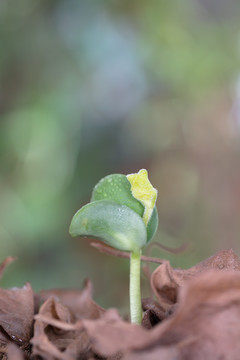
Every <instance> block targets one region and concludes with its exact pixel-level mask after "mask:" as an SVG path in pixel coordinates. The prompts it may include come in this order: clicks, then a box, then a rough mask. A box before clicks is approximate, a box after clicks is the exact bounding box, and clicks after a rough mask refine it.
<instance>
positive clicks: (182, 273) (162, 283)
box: [151, 249, 240, 311]
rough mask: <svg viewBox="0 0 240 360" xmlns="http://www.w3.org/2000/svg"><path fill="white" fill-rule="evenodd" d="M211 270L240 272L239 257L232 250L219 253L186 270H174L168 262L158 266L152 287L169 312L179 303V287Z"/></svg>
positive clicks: (152, 280)
mask: <svg viewBox="0 0 240 360" xmlns="http://www.w3.org/2000/svg"><path fill="white" fill-rule="evenodd" d="M209 269H217V270H237V271H240V260H239V257H238V256H237V254H235V253H234V251H233V250H232V249H230V250H222V251H219V252H218V253H217V254H216V255H214V256H211V257H210V258H208V259H206V260H204V261H202V262H200V263H199V264H197V265H195V266H193V267H191V268H190V269H186V270H182V269H173V268H172V267H171V265H170V263H169V262H168V261H167V262H165V263H163V264H162V265H160V266H158V267H157V268H156V270H155V271H154V272H153V274H152V276H151V287H152V289H153V291H154V293H155V295H156V296H157V298H158V301H159V303H160V304H161V306H162V307H163V308H164V310H166V311H167V310H169V309H170V308H171V307H172V306H173V305H174V304H175V303H176V302H177V290H178V288H179V286H182V285H183V284H184V283H185V282H186V281H188V280H190V279H191V278H193V277H194V276H196V275H199V274H200V273H202V272H203V271H206V270H209Z"/></svg>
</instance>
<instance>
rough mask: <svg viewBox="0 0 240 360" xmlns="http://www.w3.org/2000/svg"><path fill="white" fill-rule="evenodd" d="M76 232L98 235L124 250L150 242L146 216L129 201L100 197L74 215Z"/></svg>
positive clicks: (73, 229)
mask: <svg viewBox="0 0 240 360" xmlns="http://www.w3.org/2000/svg"><path fill="white" fill-rule="evenodd" d="M69 232H70V234H71V235H72V236H78V235H80V236H94V237H97V238H100V239H101V240H102V241H103V242H104V243H105V244H107V245H110V246H112V247H114V248H116V249H119V250H122V251H130V252H132V251H133V252H136V251H139V250H140V249H141V248H142V247H143V246H144V245H145V244H146V242H147V232H146V227H145V225H144V222H143V220H142V218H141V217H140V216H139V215H138V214H137V213H136V212H135V211H133V210H132V209H130V208H129V207H127V206H125V205H119V204H118V203H116V202H113V201H109V200H99V201H94V202H91V203H89V204H87V205H85V206H83V207H82V208H81V209H80V210H78V211H77V213H76V214H75V215H74V217H73V219H72V222H71V225H70V229H69Z"/></svg>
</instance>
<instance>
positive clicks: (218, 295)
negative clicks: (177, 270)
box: [124, 270, 240, 360]
mask: <svg viewBox="0 0 240 360" xmlns="http://www.w3.org/2000/svg"><path fill="white" fill-rule="evenodd" d="M239 319H240V273H238V272H233V271H221V272H220V271H216V270H209V271H206V272H204V273H202V274H201V275H199V276H197V277H195V278H193V279H191V280H189V282H187V283H186V284H184V285H183V287H181V288H180V293H179V306H178V309H177V310H176V312H175V314H174V315H173V316H172V317H171V318H169V319H167V320H166V321H165V322H163V323H162V324H160V325H158V326H157V327H155V328H154V329H153V330H151V331H149V332H148V336H147V337H146V338H145V341H144V342H143V343H142V345H141V346H140V347H138V351H135V353H134V352H132V353H130V354H127V355H126V356H125V357H124V360H137V359H144V358H147V359H149V360H155V359H167V360H186V359H194V360H205V359H231V360H238V359H239V352H240V343H239V333H240V321H239ZM144 356H145V357H144Z"/></svg>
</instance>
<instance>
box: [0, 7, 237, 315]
mask: <svg viewBox="0 0 240 360" xmlns="http://www.w3.org/2000/svg"><path fill="white" fill-rule="evenodd" d="M239 15H240V3H239V2H237V1H233V0H229V1H219V0H189V1H187V0H182V1H178V0H169V1H163V0H162V1H161V0H153V1H144V0H138V1H136V0H133V1H126V0H115V1H114V0H109V1H107V0H68V1H66V0H58V1H57V0H52V1H49V0H41V1H40V0H35V1H32V0H18V1H13V0H1V2H0V166H1V171H0V249H1V259H4V258H5V257H6V256H7V255H14V256H17V257H18V260H17V261H16V262H15V263H14V264H12V265H11V266H10V267H9V269H8V270H7V273H6V274H5V276H4V278H3V280H2V285H3V286H22V285H23V284H24V283H25V282H26V281H30V282H31V284H32V286H33V288H34V289H35V290H36V291H38V290H40V289H42V288H45V289H46V288H51V287H81V285H82V283H83V280H84V279H85V278H86V277H88V278H90V279H91V280H92V281H93V283H94V289H95V299H96V300H97V301H98V302H99V303H100V304H101V305H103V306H114V307H118V308H119V309H120V310H122V311H127V304H128V295H127V288H128V261H127V260H124V259H115V258H113V257H110V256H107V255H103V254H100V253H98V251H97V250H95V249H93V248H91V247H90V246H89V242H88V240H85V239H72V238H70V236H69V235H68V227H69V224H70V221H71V218H72V216H73V214H74V213H75V211H76V210H77V209H78V208H80V207H81V206H82V205H83V204H85V203H86V202H88V201H89V198H90V196H91V190H92V188H93V186H94V185H95V183H96V182H97V181H98V180H99V179H100V178H101V177H103V176H105V175H107V174H110V173H124V174H128V173H132V172H136V171H138V170H139V169H140V168H146V169H148V171H149V174H150V180H151V182H152V183H153V185H154V186H155V187H156V188H157V189H158V191H159V196H158V210H159V219H160V228H159V232H158V233H157V235H156V238H155V240H156V241H157V242H158V243H162V244H165V245H167V246H170V247H178V246H180V245H181V244H183V243H187V244H188V245H189V247H188V250H187V251H185V252H184V253H180V254H177V255H174V254H171V253H168V252H165V251H163V250H160V249H156V248H154V249H153V250H152V252H151V255H152V256H157V257H165V258H166V259H170V260H171V263H172V265H173V266H175V267H177V266H182V267H187V266H191V265H193V264H194V263H196V262H197V261H200V260H202V259H203V258H205V257H207V256H210V255H211V254H213V253H214V252H215V251H217V250H220V249H224V248H230V247H233V248H234V250H235V251H236V252H238V253H239V251H240V241H239V236H240V221H239V218H240V67H239V66H240V61H239V59H240V46H239V44H240V26H239ZM151 268H152V269H153V268H154V266H151ZM143 289H144V290H143V293H144V296H147V295H148V294H149V287H148V281H147V279H146V278H145V277H144V276H143Z"/></svg>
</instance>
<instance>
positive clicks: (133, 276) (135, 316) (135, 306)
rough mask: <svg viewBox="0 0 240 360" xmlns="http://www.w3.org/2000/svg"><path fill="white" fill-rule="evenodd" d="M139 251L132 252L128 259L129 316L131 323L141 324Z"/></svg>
mask: <svg viewBox="0 0 240 360" xmlns="http://www.w3.org/2000/svg"><path fill="white" fill-rule="evenodd" d="M140 267H141V250H139V251H138V252H132V253H131V257H130V291H129V294H130V314H131V322H132V323H134V324H139V325H140V324H141V322H142V301H141V284H140V281H141V279H140V274H141V269H140Z"/></svg>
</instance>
